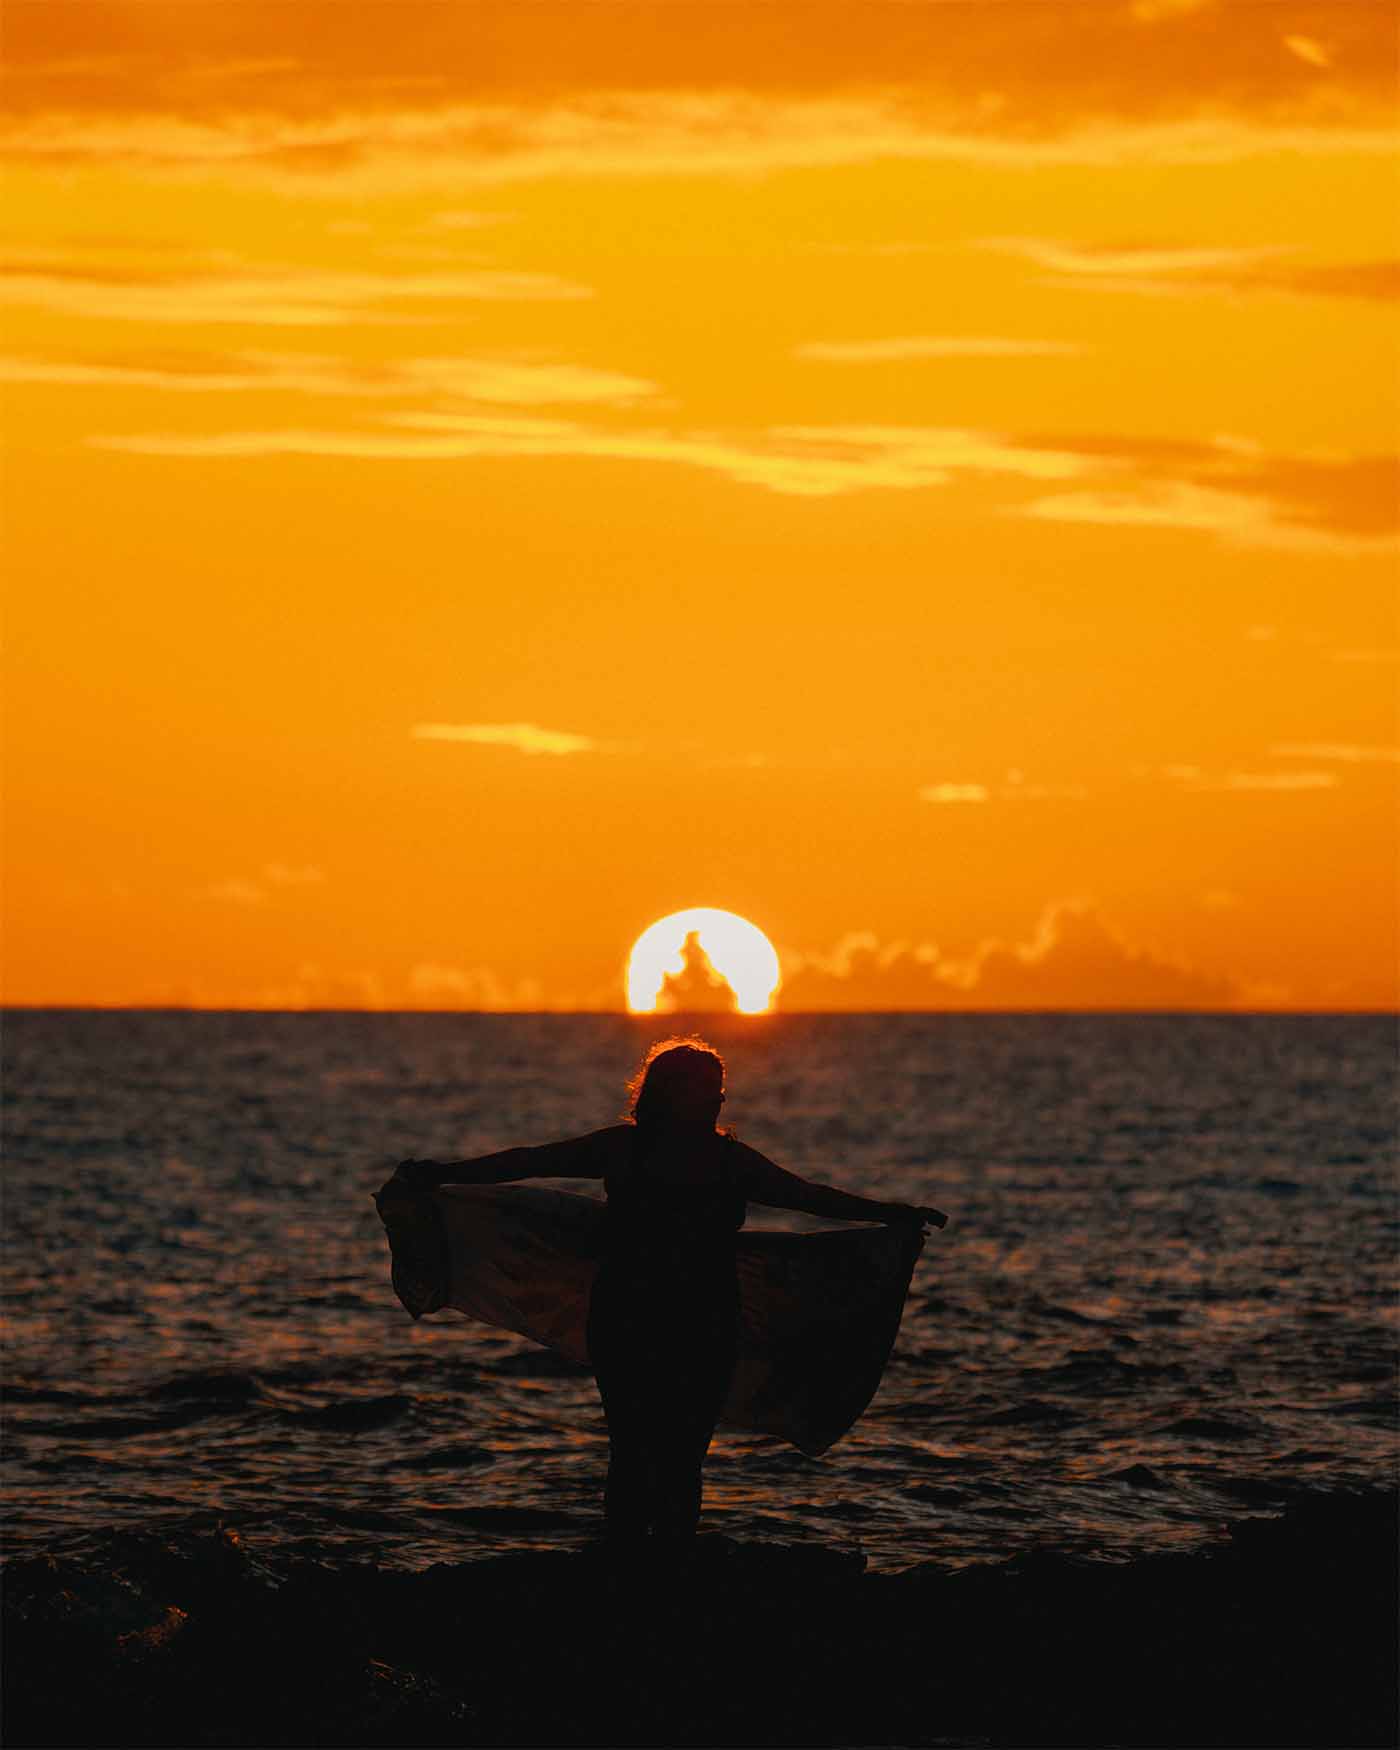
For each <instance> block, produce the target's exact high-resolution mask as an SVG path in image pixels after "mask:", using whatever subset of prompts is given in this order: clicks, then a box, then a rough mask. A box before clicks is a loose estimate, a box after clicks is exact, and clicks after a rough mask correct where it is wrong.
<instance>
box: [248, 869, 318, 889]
mask: <svg viewBox="0 0 1400 1750" xmlns="http://www.w3.org/2000/svg"><path fill="white" fill-rule="evenodd" d="M262 872H263V876H264V879H266V880H267V881H269V882H271V884H272V885H273V886H274V887H320V886H322V885H324V883H325V879H326V872H325V870H324V869H320V868H318V867H317V866H316V865H315V864H314V863H297V864H293V863H264V864H263V871H262Z"/></svg>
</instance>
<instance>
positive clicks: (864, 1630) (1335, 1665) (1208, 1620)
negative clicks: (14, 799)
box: [4, 1495, 1397, 1750]
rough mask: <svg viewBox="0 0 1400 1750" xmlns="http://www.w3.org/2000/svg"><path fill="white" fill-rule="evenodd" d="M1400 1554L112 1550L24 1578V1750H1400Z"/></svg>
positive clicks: (1325, 1542)
mask: <svg viewBox="0 0 1400 1750" xmlns="http://www.w3.org/2000/svg"><path fill="white" fill-rule="evenodd" d="M1396 1550H1397V1524H1396V1503H1395V1500H1394V1499H1393V1498H1392V1497H1389V1496H1377V1495H1365V1496H1355V1495H1352V1496H1347V1495H1329V1496H1320V1497H1310V1498H1303V1499H1300V1500H1299V1501H1297V1502H1296V1503H1295V1504H1294V1505H1293V1506H1292V1507H1291V1508H1290V1509H1289V1511H1288V1512H1287V1513H1286V1514H1285V1516H1284V1517H1283V1518H1282V1519H1274V1520H1249V1521H1244V1522H1242V1523H1239V1524H1236V1525H1234V1526H1233V1527H1231V1534H1230V1537H1229V1539H1228V1541H1225V1542H1223V1543H1222V1544H1221V1545H1220V1547H1219V1548H1218V1549H1215V1550H1212V1551H1210V1552H1208V1553H1205V1554H1197V1555H1187V1556H1166V1557H1155V1558H1152V1559H1149V1560H1145V1561H1141V1562H1138V1563H1135V1564H1133V1565H1132V1566H1128V1567H1109V1566H1103V1565H1093V1564H1090V1565H1085V1564H1080V1563H1077V1562H1073V1561H1070V1560H1067V1559H1064V1558H1060V1557H1055V1556H1049V1555H1046V1556H1031V1557H1029V1558H1021V1559H1017V1560H1016V1561H1013V1562H1009V1563H1007V1564H1006V1565H1005V1566H1002V1567H991V1568H987V1567H984V1568H977V1569H970V1570H965V1571H963V1572H960V1573H947V1572H945V1571H942V1570H940V1569H939V1568H937V1567H935V1566H932V1565H925V1566H922V1567H918V1568H914V1569H911V1570H909V1571H908V1572H906V1573H903V1574H897V1575H880V1574H870V1575H867V1574H863V1573H862V1572H861V1565H860V1560H859V1558H852V1557H849V1556H843V1555H841V1554H839V1553H837V1552H833V1551H826V1550H821V1549H814V1548H804V1547H795V1548H788V1549H781V1548H775V1547H773V1546H764V1545H739V1546H736V1545H726V1544H724V1543H723V1542H722V1541H717V1542H716V1543H715V1544H714V1545H712V1546H708V1547H707V1546H706V1544H705V1543H704V1542H702V1545H701V1547H700V1549H699V1550H698V1551H697V1554H696V1555H695V1557H694V1558H692V1560H691V1561H690V1563H689V1564H688V1565H687V1566H686V1567H685V1568H684V1569H676V1568H669V1569H668V1568H663V1567H660V1566H655V1565H653V1566H637V1567H632V1568H619V1567H616V1566H614V1565H611V1564H609V1563H607V1562H606V1561H604V1560H603V1559H602V1558H601V1557H599V1556H595V1555H591V1554H584V1555H578V1554H562V1553H561V1554H558V1555H549V1554H529V1555H514V1556H502V1557H497V1558H494V1559H491V1560H486V1561H480V1562H472V1563H467V1564H464V1565H462V1566H459V1567H450V1568H449V1567H435V1568H432V1569H430V1570H428V1571H427V1572H426V1573H420V1574H403V1573H396V1572H393V1571H390V1570H382V1569H377V1568H373V1567H367V1566H340V1567H332V1566H329V1565H323V1564H320V1563H314V1562H307V1561H297V1560H292V1559H278V1560H272V1559H269V1560H263V1559H261V1558H260V1556H259V1554H258V1552H257V1550H256V1549H249V1548H248V1547H246V1546H245V1545H243V1544H241V1543H240V1542H238V1540H237V1539H236V1538H234V1537H233V1536H232V1535H231V1534H228V1533H223V1534H219V1533H215V1534H212V1535H203V1536H198V1535H194V1534H186V1535H184V1536H180V1537H170V1536H160V1537H158V1536H155V1535H151V1536H121V1535H114V1536H112V1537H110V1538H109V1539H107V1540H106V1541H105V1542H104V1543H103V1544H102V1546H101V1553H100V1556H97V1555H92V1554H90V1555H89V1556H87V1557H86V1558H84V1559H82V1560H57V1561H56V1560H53V1559H52V1558H40V1559H31V1560H16V1561H13V1562H11V1563H10V1564H9V1565H8V1567H7V1568H6V1570H5V1581H4V1611H5V1623H6V1632H5V1643H4V1655H5V1685H6V1708H5V1720H4V1741H5V1743H6V1745H7V1746H8V1747H9V1750H25V1747H27V1746H31V1745H81V1746H102V1745H127V1746H134V1745H172V1746H173V1745H179V1746H199V1745H251V1746H272V1745H383V1746H433V1745H599V1746H603V1745H606V1746H624V1745H868V1746H873V1745H909V1746H913V1745H933V1744H962V1745H1075V1746H1093V1745H1159V1746H1185V1745H1220V1746H1226V1745H1271V1746H1273V1745H1309V1746H1312V1745H1326V1746H1358V1745H1385V1746H1391V1745H1394V1744H1395V1743H1396V1739H1397V1721H1396V1688H1397V1673H1396V1622H1397V1598H1396V1568H1397V1556H1396Z"/></svg>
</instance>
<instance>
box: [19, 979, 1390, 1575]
mask: <svg viewBox="0 0 1400 1750" xmlns="http://www.w3.org/2000/svg"><path fill="white" fill-rule="evenodd" d="M695 1026H696V1027H697V1029H698V1030H700V1031H702V1032H703V1033H704V1035H705V1036H706V1037H707V1038H709V1039H710V1040H711V1041H712V1042H713V1043H714V1044H716V1045H717V1046H718V1047H719V1048H720V1049H721V1050H722V1051H723V1053H724V1055H725V1057H726V1059H727V1061H728V1065H729V1101H728V1104H727V1106H726V1108H725V1116H726V1119H727V1121H729V1122H732V1123H733V1125H734V1126H735V1127H736V1128H737V1130H738V1131H739V1133H740V1134H741V1135H742V1136H743V1137H744V1139H745V1140H746V1141H748V1142H750V1143H751V1144H753V1146H755V1147H756V1148H758V1149H760V1150H762V1151H763V1152H764V1153H765V1154H767V1155H769V1156H771V1157H772V1158H773V1159H775V1160H777V1161H779V1162H780V1163H781V1164H783V1165H785V1166H787V1167H789V1168H791V1169H793V1170H794V1171H797V1172H800V1173H803V1174H804V1175H807V1176H810V1177H813V1178H816V1179H819V1180H825V1181H829V1182H832V1183H837V1184H840V1185H843V1186H845V1187H847V1188H849V1189H852V1190H855V1191H859V1192H863V1193H867V1194H870V1195H875V1196H879V1197H887V1198H898V1199H900V1200H905V1201H916V1202H921V1203H933V1204H936V1205H938V1206H939V1207H941V1208H942V1209H945V1210H946V1211H947V1212H948V1213H949V1216H950V1221H949V1225H948V1227H947V1229H946V1230H944V1231H943V1232H941V1233H932V1234H930V1236H929V1239H928V1242H927V1245H926V1247H925V1251H924V1255H923V1258H922V1259H921V1261H920V1263H919V1265H918V1267H917V1269H916V1271H915V1276H914V1282H913V1287H912V1289H911V1293H910V1297H909V1301H908V1304H907V1307H906V1310H905V1317H904V1323H903V1328H902V1331H901V1334H900V1338H899V1341H898V1344H897V1346H896V1349H895V1354H894V1357H893V1359H892V1362H891V1364H890V1367H889V1369H888V1371H887V1373H886V1376H885V1381H884V1384H883V1386H882V1388H881V1390H880V1392H879V1394H878V1396H877V1397H876V1399H875V1402H874V1404H873V1405H872V1407H871V1408H870V1410H869V1411H868V1412H867V1414H866V1415H865V1417H864V1418H863V1419H862V1421H861V1422H860V1423H859V1424H858V1425H857V1426H856V1428H855V1429H854V1430H853V1431H852V1432H851V1433H850V1434H849V1435H848V1436H847V1437H846V1438H845V1439H844V1440H842V1441H841V1442H840V1443H839V1444H838V1445H837V1446H836V1447H835V1448H834V1449H833V1450H832V1451H831V1452H830V1453H829V1454H828V1455H827V1456H826V1457H824V1458H822V1459H815V1460H814V1459H808V1458H804V1457H803V1456H802V1455H801V1454H799V1453H797V1452H796V1451H794V1450H792V1449H791V1448H788V1447H785V1446H782V1445H780V1444H778V1443H777V1442H775V1441H772V1440H769V1439H764V1438H758V1437H753V1436H746V1435H739V1434H721V1435H720V1436H719V1437H718V1438H717V1439H716V1442H715V1445H714V1447H713V1448H712V1450H711V1454H710V1458H709V1460H708V1462H707V1466H706V1495H705V1521H704V1523H705V1528H706V1529H707V1530H712V1531H716V1532H721V1533H724V1534H726V1535H727V1536H728V1537H730V1538H733V1539H737V1540H741V1541H745V1542H778V1543H785V1544H811V1543H818V1544H822V1545H825V1546H828V1547H831V1548H836V1549H841V1550H857V1549H858V1550H861V1551H863V1552H864V1553H865V1555H866V1557H867V1559H868V1563H869V1565H870V1567H871V1568H872V1569H875V1570H880V1569H884V1570H896V1569H900V1568H905V1567H908V1566H910V1565H912V1564H915V1563H921V1562H928V1561H936V1562H939V1563H941V1564H944V1565H946V1566H948V1567H953V1568H959V1567H966V1566H967V1565H969V1564H978V1563H986V1562H992V1561H998V1560H1001V1559H1002V1558H1005V1557H1007V1556H1010V1555H1013V1554H1016V1553H1018V1552H1022V1551H1027V1550H1048V1551H1052V1552H1056V1553H1059V1554H1067V1555H1079V1556H1087V1557H1091V1558H1096V1559H1099V1560H1104V1561H1110V1562H1115V1561H1117V1562H1121V1561H1125V1560H1129V1559H1132V1558H1134V1557H1136V1556H1140V1555H1143V1554H1149V1553H1156V1552H1162V1551H1168V1550H1181V1549H1190V1548H1194V1547H1196V1546H1199V1545H1202V1544H1206V1543H1208V1542H1210V1541H1211V1540H1212V1539H1213V1538H1215V1537H1217V1536H1218V1534H1219V1532H1220V1528H1221V1527H1222V1526H1223V1524H1224V1523H1225V1522H1226V1520H1229V1519H1238V1518H1240V1517H1241V1516H1248V1515H1250V1514H1267V1513H1268V1512H1269V1511H1270V1508H1271V1505H1275V1504H1277V1503H1278V1502H1279V1501H1280V1500H1281V1499H1282V1498H1283V1497H1284V1496H1285V1495H1286V1494H1292V1493H1295V1492H1296V1491H1297V1490H1298V1489H1299V1488H1300V1487H1301V1488H1307V1489H1316V1490H1319V1491H1336V1490H1345V1489H1350V1488H1361V1487H1372V1488H1374V1487H1376V1486H1382V1487H1385V1486H1393V1483H1394V1480H1395V1474H1396V1461H1397V1449H1398V1447H1400V1442H1398V1441H1397V1401H1396V1356H1397V1342H1396V1339H1397V1323H1398V1322H1400V1320H1398V1319H1397V1302H1396V1272H1395V1264H1396V1258H1397V1235H1398V1234H1400V1220H1397V1185H1396V1171H1395V1169H1396V1117H1397V1110H1396V1086H1397V1083H1396V1071H1397V1060H1396V1031H1395V1023H1394V1021H1393V1019H1390V1018H1386V1017H1379V1016H1193V1015H1141V1016H1134V1015H1120V1016H1089V1015H1075V1016H1061V1015H1055V1016H1050V1015H1045V1016H1037V1015H1003V1016H944V1015H853V1016H834V1015H833V1016H817V1015H787V1016H784V1015H775V1016H766V1017H758V1018H752V1019H750V1018H744V1017H737V1016H734V1017H729V1016H723V1017H718V1018H716V1017H710V1016H707V1017H704V1018H703V1019H701V1020H697V1021H696V1023H695ZM673 1030H677V1029H676V1028H673V1027H671V1026H669V1025H668V1024H667V1022H666V1020H665V1019H663V1020H660V1021H658V1019H657V1018H656V1017H627V1016H546V1015H426V1014H374V1013H353V1014H352V1013H333V1014H332V1013H325V1014H250V1013H239V1014H214V1013H184V1012H178V1013H177V1012H135V1011H134V1012H117V1011H96V1012H74V1011H35V1010H26V1011H17V1012H12V1013H10V1014H9V1015H8V1016H7V1018H6V1020H5V1060H6V1061H5V1097H6V1107H7V1115H6V1163H5V1170H4V1199H3V1221H4V1269H5V1296H6V1378H7V1384H6V1415H5V1421H4V1436H5V1438H4V1448H3V1462H4V1483H5V1487H4V1498H5V1510H6V1515H7V1531H6V1548H7V1551H8V1552H9V1553H10V1554H12V1555H15V1554H29V1553H36V1552H39V1551H59V1550H70V1551H73V1550H81V1549H82V1547H83V1546H84V1545H85V1543H87V1542H90V1541H91V1540H94V1539H100V1538H102V1537H104V1536H110V1534H111V1533H112V1532H113V1531H117V1532H121V1531H124V1530H134V1529H137V1528H141V1529H157V1530H159V1529H172V1530H179V1529H181V1528H191V1527H213V1526H216V1525H219V1524H222V1525H223V1526H225V1527H231V1528H234V1529H235V1530H237V1531H238V1532H239V1533H241V1534H242V1536H243V1537H244V1538H245V1539H248V1540H250V1541H251V1542H253V1543H255V1544H256V1546H257V1547H260V1548H263V1549H268V1550H275V1551H277V1552H279V1553H282V1554H287V1555H304V1556H313V1557H317V1558H327V1559H335V1560H346V1559H353V1560H361V1561H372V1562H375V1563H378V1564H380V1565H381V1566H384V1567H389V1568H401V1569H417V1568H422V1567H425V1566H426V1565H428V1564H431V1563H433V1562H461V1561H463V1560H469V1559H472V1558H474V1557H476V1556H478V1555H484V1554H489V1553H498V1552H501V1551H505V1550H519V1549H550V1550H560V1549H575V1548H580V1547H582V1546H583V1545H585V1544H587V1543H588V1542H590V1541H591V1540H592V1539H593V1538H594V1537H596V1535H597V1532H598V1529H599V1497H600V1491H601V1484H602V1477H603V1472H604V1468H605V1464H606V1438H605V1431H604V1425H603V1421H602V1416H601V1412H600V1409H599V1406H598V1402H597V1397H596V1392H595V1389H594V1386H593V1382H592V1380H591V1378H590V1377H589V1376H588V1375H587V1374H586V1373H584V1372H583V1371H581V1370H580V1369H578V1368H576V1367H574V1366H572V1365H570V1364H569V1363H567V1362H565V1361H563V1360H561V1359H558V1358H556V1357H555V1356H553V1355H551V1354H549V1353H548V1352H546V1351H543V1350H540V1349H537V1348H534V1347H533V1346H531V1345H530V1344H529V1343H527V1342H526V1341H525V1340H524V1339H522V1338H516V1337H513V1336H510V1335H507V1334H505V1333H503V1332H499V1331H495V1330H490V1329H487V1328H485V1327H482V1326H478V1325H474V1324H472V1323H470V1322H468V1321H467V1320H465V1319H463V1318H461V1317H459V1316H458V1315H456V1314H452V1313H443V1314H439V1315H437V1316H435V1317H433V1318H430V1319H427V1320H424V1321H423V1322H421V1323H419V1324H414V1323H412V1322H411V1321H410V1320H409V1318H408V1316H407V1315H406V1314H405V1313H404V1312H403V1310H402V1308H401V1307H400V1306H399V1305H398V1303H397V1301H396V1300H395V1299H394V1296H393V1293H392V1291H391V1289H390V1285H389V1273H388V1255H387V1247H386V1244H385V1240H384V1235H383V1231H382V1229H381V1227H380V1224H379V1221H378V1218H377V1216H376V1214H375V1211H374V1208H373V1205H372V1203H371V1194H372V1192H373V1191H374V1190H375V1189H377V1187H378V1186H379V1185H380V1184H381V1183H382V1182H383V1181H384V1179H385V1178H386V1177H387V1176H388V1175H389V1173H390V1171H391V1170H392V1167H393V1164H394V1162H395V1161H396V1160H398V1159H400V1158H404V1157H417V1158H437V1159H449V1158H460V1157H463V1156H470V1155H474V1154H482V1153H486V1152H488V1151H490V1150H493V1149H497V1148H502V1147H506V1146H508V1145H512V1144H517V1143H529V1142H544V1141H548V1140H551V1139H554V1138H557V1137H560V1136H566V1135H571V1134H578V1133H581V1132H584V1131H587V1130H591V1129H594V1128H596V1127H598V1126H600V1125H603V1124H607V1123H611V1122H615V1121H616V1120H617V1118H618V1117H619V1115H620V1112H621V1108H622V1104H623V1097H624V1096H623V1084H624V1082H625V1080H626V1078H627V1076H628V1074H629V1073H630V1072H631V1071H632V1070H633V1069H634V1068H635V1066H636V1064H637V1062H638V1061H639V1060H640V1058H641V1056H642V1054H643V1052H644V1051H645V1049H646V1047H647V1045H648V1044H649V1043H650V1042H651V1041H652V1040H653V1039H655V1038H657V1037H659V1036H662V1035H664V1034H665V1033H667V1032H669V1031H673ZM565 1188H569V1187H565ZM572 1188H574V1189H587V1188H585V1187H577V1186H575V1187H572ZM750 1224H751V1225H757V1226H772V1227H809V1226H814V1225H816V1224H813V1223H808V1222H805V1221H803V1220H802V1219H801V1218H792V1217H783V1216H780V1215H778V1214H777V1213H776V1212H773V1211H765V1210H761V1209H757V1208H755V1209H752V1210H751V1212H750Z"/></svg>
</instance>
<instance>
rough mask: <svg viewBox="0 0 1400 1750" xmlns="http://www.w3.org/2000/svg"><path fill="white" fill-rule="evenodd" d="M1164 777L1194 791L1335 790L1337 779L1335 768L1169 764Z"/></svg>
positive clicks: (1196, 792) (1197, 792)
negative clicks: (1222, 768) (1208, 768)
mask: <svg viewBox="0 0 1400 1750" xmlns="http://www.w3.org/2000/svg"><path fill="white" fill-rule="evenodd" d="M1162 775H1163V777H1166V778H1169V779H1171V780H1173V781H1174V782H1176V783H1178V784H1180V785H1181V786H1182V788H1183V789H1185V790H1189V791H1191V792H1193V793H1195V794H1202V793H1207V792H1228V791H1233V790H1244V791H1249V790H1259V791H1267V792H1288V791H1306V790H1333V789H1335V788H1336V786H1337V783H1338V779H1337V774H1336V773H1335V772H1247V771H1233V772H1218V773H1214V774H1212V773H1208V772H1202V771H1200V770H1199V769H1198V768H1197V767H1195V766H1167V767H1165V768H1164V770H1163V773H1162Z"/></svg>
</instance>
